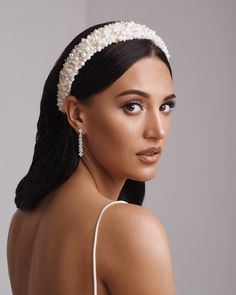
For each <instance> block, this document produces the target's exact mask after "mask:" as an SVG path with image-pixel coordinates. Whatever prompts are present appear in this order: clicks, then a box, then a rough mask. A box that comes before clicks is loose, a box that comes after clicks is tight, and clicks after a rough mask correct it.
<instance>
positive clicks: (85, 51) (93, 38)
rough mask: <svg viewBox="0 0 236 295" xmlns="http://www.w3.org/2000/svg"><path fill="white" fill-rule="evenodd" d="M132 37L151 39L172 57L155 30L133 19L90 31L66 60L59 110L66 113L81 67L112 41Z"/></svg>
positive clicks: (58, 85)
mask: <svg viewBox="0 0 236 295" xmlns="http://www.w3.org/2000/svg"><path fill="white" fill-rule="evenodd" d="M132 39H151V40H153V41H154V43H155V44H156V45H157V46H158V47H159V48H160V49H161V50H162V51H163V52H164V53H165V55H166V57H167V58H168V59H169V58H170V54H169V52H168V50H167V47H166V45H165V43H164V41H163V40H162V39H161V38H160V37H159V36H158V35H157V34H156V33H155V31H154V30H151V29H150V28H149V27H147V26H145V25H141V24H136V23H134V22H133V21H120V22H115V23H112V24H108V25H105V26H103V27H100V28H98V29H96V30H94V31H93V32H92V33H90V34H89V35H88V36H87V38H86V39H85V38H82V39H81V42H80V43H79V44H77V45H76V46H75V47H74V49H73V50H72V51H71V53H70V54H69V56H68V57H67V59H66V60H65V63H64V65H63V68H62V70H61V71H60V74H59V83H58V84H57V88H58V92H57V106H58V109H59V111H61V112H63V113H65V109H64V101H65V99H66V97H67V96H68V95H70V91H71V86H72V83H73V81H74V80H75V76H76V75H78V73H79V69H81V68H82V67H83V66H84V65H85V63H86V61H87V60H89V59H90V58H91V57H92V56H93V55H94V54H95V53H96V52H98V51H101V50H102V49H104V48H105V47H107V46H108V45H110V44H111V43H117V42H119V41H125V40H132Z"/></svg>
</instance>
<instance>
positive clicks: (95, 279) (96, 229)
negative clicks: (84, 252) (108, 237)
mask: <svg viewBox="0 0 236 295" xmlns="http://www.w3.org/2000/svg"><path fill="white" fill-rule="evenodd" d="M114 203H128V202H126V201H123V200H120V201H114V202H112V203H109V204H107V205H106V206H105V207H103V209H102V211H101V213H100V214H99V217H98V220H97V224H96V228H95V234H94V242H93V294H94V295H97V273H96V245H97V235H98V228H99V224H100V220H101V218H102V215H103V213H104V211H105V210H106V208H108V207H110V206H111V205H112V204H114Z"/></svg>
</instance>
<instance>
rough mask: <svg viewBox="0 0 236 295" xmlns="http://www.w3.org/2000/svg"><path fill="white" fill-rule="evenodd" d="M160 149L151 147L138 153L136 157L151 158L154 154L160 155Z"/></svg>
mask: <svg viewBox="0 0 236 295" xmlns="http://www.w3.org/2000/svg"><path fill="white" fill-rule="evenodd" d="M160 153H161V147H151V148H149V149H146V150H143V151H140V152H138V153H137V154H136V155H145V156H152V155H154V154H160Z"/></svg>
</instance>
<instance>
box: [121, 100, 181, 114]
mask: <svg viewBox="0 0 236 295" xmlns="http://www.w3.org/2000/svg"><path fill="white" fill-rule="evenodd" d="M175 104H176V102H175V101H170V102H167V103H164V104H163V105H161V107H162V106H165V105H168V106H169V107H170V111H169V112H168V113H170V112H171V111H172V110H173V109H174V108H175ZM130 105H138V106H140V107H141V108H142V109H143V106H142V104H140V103H139V102H136V101H130V102H128V103H126V104H125V105H124V106H123V108H124V109H126V107H127V106H130ZM129 112H130V113H134V112H132V111H129Z"/></svg>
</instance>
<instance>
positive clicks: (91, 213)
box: [7, 57, 176, 295]
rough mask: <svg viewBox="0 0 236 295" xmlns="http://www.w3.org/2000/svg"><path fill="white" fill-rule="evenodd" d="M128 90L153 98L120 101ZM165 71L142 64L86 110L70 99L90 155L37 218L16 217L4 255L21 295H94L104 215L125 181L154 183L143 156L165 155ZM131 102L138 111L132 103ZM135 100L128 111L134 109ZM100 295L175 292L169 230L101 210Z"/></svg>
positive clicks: (121, 207)
mask: <svg viewBox="0 0 236 295" xmlns="http://www.w3.org/2000/svg"><path fill="white" fill-rule="evenodd" d="M128 89H138V90H141V91H143V92H146V93H147V94H148V95H149V98H145V97H143V96H141V95H137V94H129V95H123V96H118V95H119V94H120V93H121V92H123V91H126V90H128ZM172 93H173V85H172V79H171V76H170V73H169V70H168V68H167V67H166V65H165V64H164V63H163V62H162V61H160V60H159V59H157V58H156V57H145V58H142V59H141V60H139V61H137V62H136V63H135V64H134V65H132V66H131V67H130V68H129V69H128V70H127V71H126V72H125V73H124V74H123V75H122V76H121V77H120V78H119V79H118V80H116V81H115V82H114V83H113V84H112V85H111V86H110V87H108V88H107V89H106V90H104V91H102V92H101V93H99V94H97V95H95V96H94V97H92V102H91V104H90V105H89V107H88V106H84V105H83V104H81V103H80V102H78V100H77V99H76V98H75V97H74V96H68V97H67V99H66V101H65V110H66V116H67V119H68V122H69V124H70V125H71V126H72V127H73V128H74V129H75V130H76V131H77V132H78V130H79V128H82V129H83V130H84V134H83V146H84V155H83V157H82V158H81V160H80V163H79V165H78V167H77V169H76V171H75V172H74V173H73V175H72V176H71V177H70V178H69V179H68V180H67V181H66V182H64V183H63V184H62V185H60V186H59V187H58V188H57V189H56V190H54V191H53V192H51V193H50V194H49V195H48V196H46V197H45V198H44V199H43V200H42V201H41V202H40V204H39V205H38V206H37V207H36V209H34V210H33V211H31V212H21V211H20V210H19V209H17V211H16V212H15V214H14V216H13V218H12V221H11V227H10V229H9V235H8V244H7V258H8V267H9V276H10V280H11V285H12V289H13V294H15V295H39V294H40V295H42V294H44V295H52V294H53V295H65V294H70V295H74V294H76V295H78V294H83V295H91V294H93V277H92V246H93V237H94V230H95V225H96V222H97V218H98V216H99V214H100V212H101V210H102V208H103V207H104V206H105V205H106V204H109V203H111V202H113V201H115V200H117V199H118V196H119V192H120V190H121V188H122V186H123V184H124V183H125V181H126V179H133V180H139V181H147V180H150V179H152V178H153V177H154V176H155V174H156V169H157V165H158V162H156V163H154V164H146V163H143V162H142V161H140V159H139V158H138V157H137V155H136V153H137V152H139V151H141V150H144V149H147V148H149V147H152V146H156V147H157V146H161V147H162V152H163V147H164V144H165V142H166V139H167V137H168V133H169V127H170V116H171V115H170V114H171V111H170V107H169V105H168V103H169V102H170V101H172V102H173V101H174V99H173V98H172V99H170V100H166V101H163V100H164V98H165V97H167V96H169V95H171V94H172ZM131 102H132V104H130V103H131ZM128 103H129V105H127V104H128ZM96 249H97V251H96V256H97V259H96V262H97V285H98V295H111V294H112V295H150V294H152V295H154V294H155V295H175V294H176V291H175V285H174V278H173V267H172V260H171V254H170V248H169V244H168V239H167V235H166V232H165V229H164V227H163V225H162V224H161V222H160V221H159V219H158V218H157V217H156V216H155V215H154V214H153V213H152V212H151V211H149V210H148V209H146V208H144V207H141V206H138V205H134V204H119V203H117V204H113V205H112V206H110V207H109V208H107V210H106V211H105V212H104V215H103V217H102V219H101V223H100V226H99V234H98V239H97V248H96Z"/></svg>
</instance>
